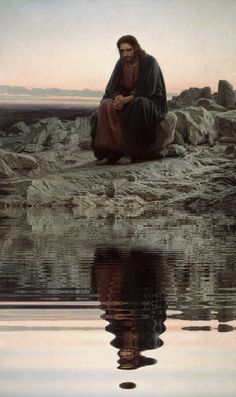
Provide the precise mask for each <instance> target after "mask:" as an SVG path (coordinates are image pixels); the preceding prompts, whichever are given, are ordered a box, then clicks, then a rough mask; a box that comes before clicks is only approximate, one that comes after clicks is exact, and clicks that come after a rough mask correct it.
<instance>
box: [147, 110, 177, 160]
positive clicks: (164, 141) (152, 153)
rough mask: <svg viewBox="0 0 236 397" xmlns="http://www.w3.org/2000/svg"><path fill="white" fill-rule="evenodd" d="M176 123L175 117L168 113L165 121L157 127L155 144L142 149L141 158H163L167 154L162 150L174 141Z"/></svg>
mask: <svg viewBox="0 0 236 397" xmlns="http://www.w3.org/2000/svg"><path fill="white" fill-rule="evenodd" d="M176 122H177V117H176V115H175V114H174V113H173V112H168V113H167V114H166V116H165V119H164V120H163V121H162V122H161V124H160V125H159V127H158V134H157V138H156V140H155V142H153V143H152V145H151V147H150V146H148V147H147V148H145V149H143V152H142V156H143V157H144V158H149V157H164V155H163V154H164V153H165V155H167V153H168V152H167V151H165V152H163V149H165V148H166V147H167V146H168V145H169V144H170V143H172V142H173V141H174V138H175V126H176Z"/></svg>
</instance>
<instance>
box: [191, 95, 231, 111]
mask: <svg viewBox="0 0 236 397" xmlns="http://www.w3.org/2000/svg"><path fill="white" fill-rule="evenodd" d="M196 105H197V106H201V107H203V108H204V109H206V110H213V111H217V112H225V111H226V108H225V107H224V106H221V105H218V104H217V103H215V102H214V101H213V100H212V99H207V98H200V99H198V101H197V103H196Z"/></svg>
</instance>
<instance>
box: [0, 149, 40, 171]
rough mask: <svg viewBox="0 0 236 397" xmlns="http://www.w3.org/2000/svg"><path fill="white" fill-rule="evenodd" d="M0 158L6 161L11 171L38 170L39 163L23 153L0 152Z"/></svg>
mask: <svg viewBox="0 0 236 397" xmlns="http://www.w3.org/2000/svg"><path fill="white" fill-rule="evenodd" d="M0 158H1V159H2V160H4V162H5V163H7V165H8V166H9V167H10V168H11V169H13V170H14V169H18V170H21V169H36V168H38V163H37V161H36V160H35V158H34V157H32V156H29V155H27V154H22V153H12V152H7V151H5V150H0Z"/></svg>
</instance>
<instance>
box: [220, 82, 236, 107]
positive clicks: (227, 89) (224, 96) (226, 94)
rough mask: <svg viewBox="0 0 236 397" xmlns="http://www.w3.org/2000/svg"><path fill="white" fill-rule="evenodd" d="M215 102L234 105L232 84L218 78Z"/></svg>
mask: <svg viewBox="0 0 236 397" xmlns="http://www.w3.org/2000/svg"><path fill="white" fill-rule="evenodd" d="M216 102H217V103H218V104H219V105H221V106H225V107H226V106H234V105H235V92H234V89H233V86H232V85H231V84H230V83H229V82H228V81H226V80H220V81H219V83H218V93H217V97H216Z"/></svg>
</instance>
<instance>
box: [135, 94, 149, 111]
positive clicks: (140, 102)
mask: <svg viewBox="0 0 236 397" xmlns="http://www.w3.org/2000/svg"><path fill="white" fill-rule="evenodd" d="M133 103H134V104H135V106H138V107H140V108H142V107H144V106H145V105H146V104H147V103H148V99H147V98H145V97H143V96H137V97H135V98H134V100H133Z"/></svg>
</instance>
